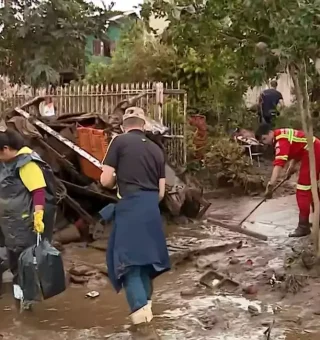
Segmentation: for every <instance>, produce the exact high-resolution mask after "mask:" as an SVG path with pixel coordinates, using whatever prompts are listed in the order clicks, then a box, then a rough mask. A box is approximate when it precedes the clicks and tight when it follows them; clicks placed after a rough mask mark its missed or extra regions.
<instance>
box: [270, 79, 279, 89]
mask: <svg viewBox="0 0 320 340" xmlns="http://www.w3.org/2000/svg"><path fill="white" fill-rule="evenodd" d="M270 85H271V86H272V87H274V88H277V87H278V82H277V81H276V80H271V82H270Z"/></svg>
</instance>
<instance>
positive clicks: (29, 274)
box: [18, 246, 42, 301]
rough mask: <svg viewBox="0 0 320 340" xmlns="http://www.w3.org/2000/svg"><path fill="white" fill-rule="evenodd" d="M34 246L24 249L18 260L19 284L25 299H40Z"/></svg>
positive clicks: (40, 293)
mask: <svg viewBox="0 0 320 340" xmlns="http://www.w3.org/2000/svg"><path fill="white" fill-rule="evenodd" d="M34 254H35V246H32V247H29V248H27V249H26V250H24V251H23V252H22V253H21V255H20V257H19V262H18V275H19V276H18V280H19V286H20V287H21V289H22V292H23V299H24V300H25V301H41V300H42V292H41V287H40V282H39V279H38V273H37V267H36V264H35V258H34Z"/></svg>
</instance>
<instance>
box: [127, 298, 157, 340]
mask: <svg viewBox="0 0 320 340" xmlns="http://www.w3.org/2000/svg"><path fill="white" fill-rule="evenodd" d="M152 319H153V314H152V311H151V304H150V303H148V304H147V305H146V306H144V307H142V308H140V309H139V310H137V311H136V312H134V313H132V314H131V321H132V323H133V326H134V330H133V332H132V335H133V339H134V340H160V339H161V338H160V337H159V335H158V333H157V331H156V329H155V328H154V327H153V325H152Z"/></svg>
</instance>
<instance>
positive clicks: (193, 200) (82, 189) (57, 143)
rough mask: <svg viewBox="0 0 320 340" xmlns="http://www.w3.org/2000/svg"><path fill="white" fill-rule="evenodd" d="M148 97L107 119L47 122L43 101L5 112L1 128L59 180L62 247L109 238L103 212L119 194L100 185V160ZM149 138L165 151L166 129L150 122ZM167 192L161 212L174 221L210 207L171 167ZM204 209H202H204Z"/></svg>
mask: <svg viewBox="0 0 320 340" xmlns="http://www.w3.org/2000/svg"><path fill="white" fill-rule="evenodd" d="M144 95H145V94H144V93H142V94H139V95H138V96H135V97H131V98H128V99H125V100H123V101H121V102H119V103H118V104H117V105H116V106H115V108H114V110H113V112H112V113H111V114H108V115H99V114H95V113H81V114H79V113H77V114H68V115H59V114H58V115H57V116H52V117H43V116H41V115H40V110H39V105H40V103H42V102H43V101H44V100H45V97H35V98H34V99H32V100H30V101H28V102H26V103H25V104H24V105H22V106H21V107H17V108H13V109H10V110H7V111H6V112H4V113H3V115H2V118H3V121H2V124H4V125H6V126H8V127H9V128H14V129H15V130H17V131H18V132H19V133H20V134H21V135H22V136H23V137H24V138H25V140H26V143H27V144H28V146H29V147H31V148H32V149H33V150H34V151H36V152H37V153H38V154H39V155H40V156H41V157H42V158H43V159H44V160H45V161H46V162H47V163H48V164H50V166H51V167H52V169H53V171H54V174H55V177H56V181H57V197H58V202H59V209H58V213H57V220H56V227H55V239H56V241H59V242H60V243H61V244H65V243H69V242H73V241H79V240H81V239H89V240H91V241H92V240H93V241H94V240H98V239H105V238H107V236H108V228H107V227H106V225H105V224H104V222H103V221H102V220H101V219H100V216H99V211H100V210H101V209H102V208H104V207H105V206H106V205H108V204H110V203H115V202H117V200H118V198H117V196H116V192H115V191H112V190H108V189H105V188H103V187H102V186H101V185H100V183H99V178H100V174H101V169H102V161H103V158H104V157H105V154H106V152H107V146H108V144H109V142H110V141H111V139H112V137H113V136H114V135H115V134H119V133H122V130H121V124H122V116H123V114H124V112H125V110H126V109H127V108H128V107H131V106H134V105H136V103H137V101H138V99H140V98H141V97H143V96H144ZM145 129H146V134H147V136H148V138H150V139H151V140H152V141H154V142H155V143H157V144H158V145H159V146H160V147H161V148H162V149H163V150H164V151H165V138H164V136H165V135H166V134H167V133H168V128H167V127H165V126H163V125H162V124H160V123H157V122H156V121H154V120H152V119H150V118H147V122H146V126H145ZM166 170H167V174H166V175H167V177H168V180H167V192H166V196H165V199H164V202H163V204H162V209H163V211H164V212H166V213H167V214H168V215H169V216H171V217H179V216H180V215H181V214H184V213H185V212H189V214H188V213H187V214H186V215H188V217H189V218H195V217H197V216H198V215H199V212H200V213H201V214H203V213H204V211H203V210H204V209H203V207H204V208H205V210H206V209H207V208H208V207H209V204H208V202H206V201H205V200H204V199H203V197H202V191H201V189H199V188H192V187H190V185H188V184H187V183H185V182H184V181H183V180H182V179H181V178H179V177H177V175H176V173H175V171H174V170H173V168H172V167H170V166H169V164H167V166H166ZM201 208H202V209H201Z"/></svg>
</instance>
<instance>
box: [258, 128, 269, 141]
mask: <svg viewBox="0 0 320 340" xmlns="http://www.w3.org/2000/svg"><path fill="white" fill-rule="evenodd" d="M271 130H272V128H271V126H270V125H269V124H261V125H260V126H259V127H258V130H257V131H256V139H257V140H258V141H260V140H261V137H262V136H263V135H267V134H268V133H269V132H270V131H271Z"/></svg>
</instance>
